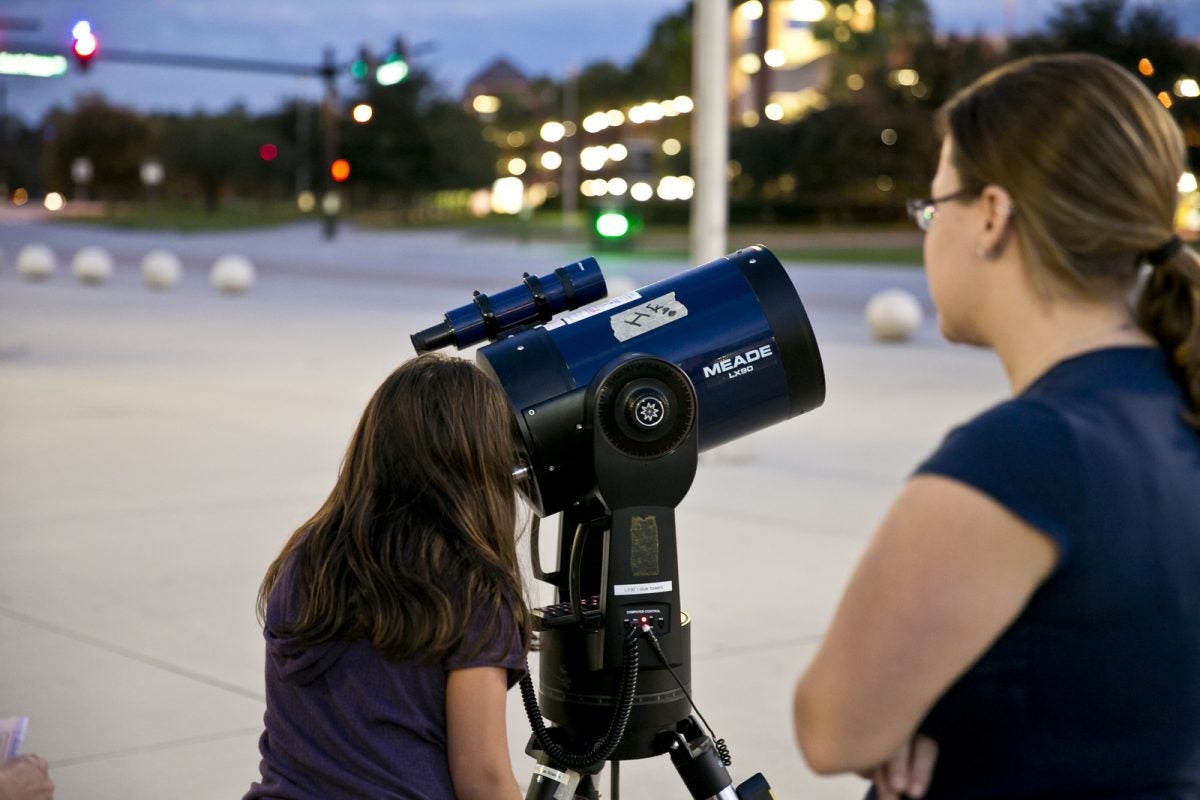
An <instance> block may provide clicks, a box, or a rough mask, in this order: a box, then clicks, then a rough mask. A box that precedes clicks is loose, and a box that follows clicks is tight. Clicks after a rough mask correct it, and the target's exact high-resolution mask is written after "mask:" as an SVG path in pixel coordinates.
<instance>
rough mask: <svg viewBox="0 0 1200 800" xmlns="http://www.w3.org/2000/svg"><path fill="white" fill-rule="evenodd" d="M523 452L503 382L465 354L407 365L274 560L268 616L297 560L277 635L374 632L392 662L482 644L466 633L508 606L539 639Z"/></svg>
mask: <svg viewBox="0 0 1200 800" xmlns="http://www.w3.org/2000/svg"><path fill="white" fill-rule="evenodd" d="M516 459H517V443H516V427H515V424H514V420H513V417H512V412H511V410H510V408H509V404H508V400H507V398H506V397H505V395H504V392H503V390H502V389H500V387H499V386H498V385H497V384H495V383H494V382H493V381H491V380H490V379H488V378H487V377H486V376H485V375H484V374H483V373H482V372H480V371H479V369H477V368H476V367H475V366H474V365H473V364H471V363H470V362H468V361H464V360H462V359H458V358H447V357H444V356H439V355H436V354H428V355H422V356H418V357H416V358H414V359H412V360H410V361H408V362H406V363H404V364H403V365H401V366H400V367H399V368H398V369H397V370H396V371H395V372H393V373H392V374H391V375H390V376H389V377H388V378H387V380H385V381H384V382H383V384H382V385H381V386H380V387H379V388H378V389H377V390H376V392H375V394H374V396H373V397H372V398H371V400H370V401H369V402H368V403H367V407H366V410H365V411H364V412H363V415H362V418H361V420H359V423H358V427H357V429H356V430H355V431H354V435H353V437H351V440H350V445H349V447H348V448H347V450H346V456H345V458H344V459H343V462H342V468H341V471H340V472H339V474H338V478H337V482H336V483H335V485H334V487H333V491H331V492H330V494H329V497H328V499H327V500H326V501H325V503H324V504H323V505H322V506H321V508H320V509H319V510H318V511H317V512H316V513H315V514H314V515H313V516H312V518H311V519H309V520H308V521H307V522H305V523H304V524H303V525H301V526H300V528H299V529H298V530H296V532H295V533H294V534H292V537H291V539H289V540H288V542H287V544H286V545H285V546H284V548H283V551H282V552H281V553H280V554H279V556H278V557H277V558H276V559H275V561H274V563H272V564H271V566H270V568H269V569H268V570H267V574H266V577H265V578H264V579H263V582H262V585H261V587H260V588H259V593H258V611H259V616H260V618H263V617H265V615H266V608H267V603H268V600H269V599H270V597H271V592H272V591H273V590H274V588H275V584H276V583H277V581H278V580H279V576H280V573H281V570H282V569H283V568H284V566H285V565H286V564H287V562H288V561H289V559H294V560H295V564H294V567H295V570H296V574H297V576H298V578H297V580H296V585H295V587H294V591H295V593H296V594H295V600H294V605H293V607H294V608H295V609H296V613H295V615H294V617H293V618H292V619H289V620H288V621H287V625H286V627H285V628H284V629H282V630H277V631H275V632H276V633H278V634H281V635H287V636H291V637H295V638H296V639H298V640H300V641H302V642H304V643H306V644H320V643H322V642H327V641H331V640H334V639H355V638H365V639H368V640H369V641H370V642H371V643H372V644H374V645H375V646H376V647H377V648H379V650H380V651H382V652H383V653H384V655H385V656H386V657H388V658H391V659H394V660H399V659H405V658H414V657H415V658H421V659H428V660H437V659H441V658H444V657H446V656H448V655H450V654H451V653H454V652H456V651H461V652H463V653H465V654H467V655H468V656H469V655H473V654H474V653H475V652H478V648H479V646H480V645H481V644H483V642H479V641H469V640H467V639H466V634H468V633H469V632H470V631H471V630H472V629H474V631H475V633H476V634H478V633H479V631H480V629H481V627H482V630H484V631H495V630H498V628H497V627H496V625H497V624H498V623H499V622H500V621H501V619H502V617H508V618H511V619H512V620H514V621H515V624H516V629H517V632H518V633H519V634H520V636H521V640H522V642H523V643H524V644H525V646H526V647H528V643H529V636H530V620H529V612H528V608H527V606H526V603H525V592H524V589H523V586H522V580H521V572H520V567H519V565H518V560H517V554H516V542H515V532H516V524H517V505H516V504H517V500H516V485H515V482H514V479H513V474H512V473H513V466H514V465H515V464H516ZM499 630H503V628H499Z"/></svg>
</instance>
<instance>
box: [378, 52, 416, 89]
mask: <svg viewBox="0 0 1200 800" xmlns="http://www.w3.org/2000/svg"><path fill="white" fill-rule="evenodd" d="M407 77H408V63H407V62H406V61H405V60H404V59H403V58H402V57H401V56H399V55H397V54H396V53H391V54H390V55H388V57H387V60H386V61H385V62H384V63H382V64H380V65H379V68H378V69H377V70H375V80H376V81H378V82H379V85H380V86H395V85H396V84H397V83H399V82H400V81H402V80H404V79H405V78H407Z"/></svg>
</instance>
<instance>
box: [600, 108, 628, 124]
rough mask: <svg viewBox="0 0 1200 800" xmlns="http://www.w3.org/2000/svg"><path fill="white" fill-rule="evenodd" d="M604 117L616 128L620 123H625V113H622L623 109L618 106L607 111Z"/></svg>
mask: <svg viewBox="0 0 1200 800" xmlns="http://www.w3.org/2000/svg"><path fill="white" fill-rule="evenodd" d="M604 118H605V119H607V120H608V124H609V125H612V126H613V127H614V128H615V127H616V126H618V125H624V124H625V115H624V114H622V113H621V110H620V109H617V108H613V109H610V110H609V111H608V112H606V113H605V115H604Z"/></svg>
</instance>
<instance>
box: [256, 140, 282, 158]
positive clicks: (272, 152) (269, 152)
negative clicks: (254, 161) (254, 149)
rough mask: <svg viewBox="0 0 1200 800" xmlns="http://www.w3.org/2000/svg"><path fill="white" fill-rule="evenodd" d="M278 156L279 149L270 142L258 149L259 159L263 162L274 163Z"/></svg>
mask: <svg viewBox="0 0 1200 800" xmlns="http://www.w3.org/2000/svg"><path fill="white" fill-rule="evenodd" d="M277 155H279V148H278V147H276V146H275V145H273V144H270V143H269V142H268V143H267V144H264V145H263V146H262V147H260V148H258V157H259V158H261V159H262V160H263V161H274V160H275V156H277Z"/></svg>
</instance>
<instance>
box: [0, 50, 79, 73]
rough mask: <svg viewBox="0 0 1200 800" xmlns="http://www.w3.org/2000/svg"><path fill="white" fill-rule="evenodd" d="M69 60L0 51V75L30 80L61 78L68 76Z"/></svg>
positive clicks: (52, 56) (38, 54) (36, 54)
mask: <svg viewBox="0 0 1200 800" xmlns="http://www.w3.org/2000/svg"><path fill="white" fill-rule="evenodd" d="M68 66H69V64H68V63H67V59H66V58H64V57H63V56H55V55H42V54H40V53H11V52H9V51H7V50H0V75H24V76H26V77H30V78H61V77H62V76H63V75H66V74H67V67H68Z"/></svg>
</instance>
